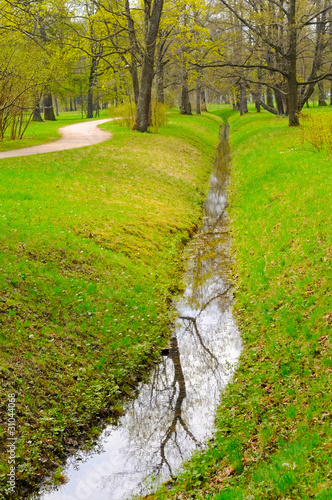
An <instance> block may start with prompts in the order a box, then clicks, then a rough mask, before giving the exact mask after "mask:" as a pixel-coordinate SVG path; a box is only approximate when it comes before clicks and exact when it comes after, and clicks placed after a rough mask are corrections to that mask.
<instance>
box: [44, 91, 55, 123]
mask: <svg viewBox="0 0 332 500" xmlns="http://www.w3.org/2000/svg"><path fill="white" fill-rule="evenodd" d="M44 120H49V121H52V122H54V121H55V120H56V118H55V114H54V109H53V101H52V94H51V93H50V92H49V93H48V94H46V95H45V96H44Z"/></svg>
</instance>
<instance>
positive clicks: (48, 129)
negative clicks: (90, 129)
mask: <svg viewBox="0 0 332 500" xmlns="http://www.w3.org/2000/svg"><path fill="white" fill-rule="evenodd" d="M99 118H100V119H101V118H108V112H107V110H104V111H101V112H100V117H99ZM99 118H93V120H96V119H97V120H98V119H99ZM82 121H90V120H86V119H83V120H82V115H81V112H79V111H73V112H66V113H62V114H60V116H57V117H56V121H54V122H50V121H45V122H30V124H29V126H28V128H27V130H26V132H25V134H24V136H23V139H20V140H16V141H12V140H10V139H9V129H8V130H7V134H6V137H5V139H4V140H3V141H0V152H1V151H9V150H11V149H21V148H28V147H30V146H39V144H45V143H46V142H52V141H56V140H57V139H59V137H60V134H59V133H58V129H59V128H60V127H65V126H66V125H70V124H71V123H78V122H82Z"/></svg>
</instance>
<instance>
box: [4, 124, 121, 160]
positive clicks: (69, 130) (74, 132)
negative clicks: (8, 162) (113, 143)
mask: <svg viewBox="0 0 332 500" xmlns="http://www.w3.org/2000/svg"><path fill="white" fill-rule="evenodd" d="M111 120H114V118H105V119H102V120H93V121H91V122H83V123H74V124H73V125H66V126H65V127H61V128H60V129H59V132H60V134H61V135H62V137H61V138H60V139H58V140H57V141H54V142H48V143H47V144H41V145H40V146H31V147H29V148H22V149H12V150H10V151H3V152H2V153H0V159H1V158H15V157H16V156H29V155H39V154H42V153H53V152H55V151H64V150H65V149H76V148H82V147H83V146H92V145H93V144H99V143H100V142H104V141H107V139H109V138H110V137H111V135H112V134H111V133H110V132H106V131H105V130H101V129H100V128H98V125H102V124H103V123H107V122H109V121H111Z"/></svg>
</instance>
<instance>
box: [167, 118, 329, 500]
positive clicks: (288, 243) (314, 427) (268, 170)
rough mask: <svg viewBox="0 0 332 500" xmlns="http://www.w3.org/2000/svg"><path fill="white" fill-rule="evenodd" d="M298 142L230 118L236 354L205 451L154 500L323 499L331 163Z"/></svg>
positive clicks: (275, 123)
mask: <svg viewBox="0 0 332 500" xmlns="http://www.w3.org/2000/svg"><path fill="white" fill-rule="evenodd" d="M327 112H328V111H327ZM330 112H331V110H330ZM301 135H302V133H301V130H298V129H289V128H288V127H287V126H286V121H285V120H279V119H276V118H274V117H271V115H269V114H267V113H262V114H261V115H255V114H249V115H247V116H244V117H242V118H240V117H239V116H234V117H233V118H232V119H231V146H232V150H233V154H232V174H231V176H232V183H231V193H230V205H231V208H230V215H231V219H232V231H233V251H234V257H235V265H234V280H235V284H236V304H235V313H236V317H237V321H238V324H239V326H240V329H241V331H242V338H243V341H244V351H243V353H242V356H241V362H240V366H239V368H238V371H237V375H236V378H235V380H234V383H233V384H232V385H230V386H229V387H228V389H227V391H226V393H225V394H224V395H223V399H222V402H221V405H220V408H219V410H218V414H217V435H216V439H215V442H214V444H213V445H212V446H211V447H210V448H209V449H208V451H207V453H206V454H198V455H197V457H196V458H195V459H194V460H192V462H191V463H190V464H189V465H188V468H187V470H186V472H185V473H184V474H183V475H182V477H181V478H180V479H179V481H178V484H177V486H176V487H175V488H174V489H173V490H172V492H171V493H166V492H162V493H160V495H158V498H166V497H167V498H168V497H172V498H178V499H186V498H209V499H212V498H214V499H218V500H244V499H246V500H249V499H251V500H259V499H262V500H263V499H264V500H265V499H269V500H273V499H293V500H295V499H310V498H315V499H317V500H318V499H319V500H327V499H331V498H332V477H331V474H332V472H331V471H332V458H331V452H332V427H331V421H332V408H331V392H330V391H331V382H332V380H331V379H332V377H331V373H332V359H331V347H332V339H331V321H332V308H331V288H329V286H330V285H331V275H332V271H331V253H332V235H331V227H332V225H331V223H332V213H331V206H332V175H331V174H332V172H331V169H332V160H331V158H328V157H327V155H326V153H324V152H322V153H315V152H313V151H312V148H311V147H310V146H308V145H307V144H302V141H301Z"/></svg>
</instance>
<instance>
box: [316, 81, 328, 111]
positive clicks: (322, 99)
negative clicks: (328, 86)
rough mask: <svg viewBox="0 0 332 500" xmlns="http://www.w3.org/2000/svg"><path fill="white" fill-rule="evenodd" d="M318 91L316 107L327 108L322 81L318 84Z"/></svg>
mask: <svg viewBox="0 0 332 500" xmlns="http://www.w3.org/2000/svg"><path fill="white" fill-rule="evenodd" d="M318 90H319V97H318V106H327V104H326V101H325V98H326V94H325V91H324V83H323V81H321V82H318Z"/></svg>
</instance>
